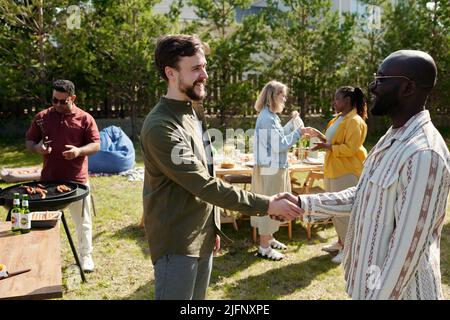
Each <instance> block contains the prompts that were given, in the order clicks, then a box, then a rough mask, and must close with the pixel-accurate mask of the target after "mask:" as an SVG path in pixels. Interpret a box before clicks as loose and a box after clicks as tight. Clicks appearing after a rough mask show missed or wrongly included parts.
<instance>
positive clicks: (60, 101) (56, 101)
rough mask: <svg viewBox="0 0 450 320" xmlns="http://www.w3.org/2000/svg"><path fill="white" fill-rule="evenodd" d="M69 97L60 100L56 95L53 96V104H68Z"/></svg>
mask: <svg viewBox="0 0 450 320" xmlns="http://www.w3.org/2000/svg"><path fill="white" fill-rule="evenodd" d="M68 99H69V98H66V99H63V100H59V99H56V98H55V97H53V98H52V102H53V104H55V105H58V104H60V105H62V106H65V105H66V104H67V100H68Z"/></svg>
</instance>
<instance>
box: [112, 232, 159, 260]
mask: <svg viewBox="0 0 450 320" xmlns="http://www.w3.org/2000/svg"><path fill="white" fill-rule="evenodd" d="M112 237H113V238H115V239H130V240H134V241H136V243H137V244H138V245H139V247H140V248H141V250H142V252H143V253H144V254H145V255H146V256H149V255H150V249H149V248H148V242H147V237H146V235H145V229H144V228H141V227H139V226H138V225H128V226H126V227H124V228H122V229H120V230H117V231H116V232H115V233H114V234H113V236H112Z"/></svg>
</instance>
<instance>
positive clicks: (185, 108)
mask: <svg viewBox="0 0 450 320" xmlns="http://www.w3.org/2000/svg"><path fill="white" fill-rule="evenodd" d="M160 102H161V103H162V104H164V105H167V106H169V107H170V110H171V111H172V112H175V113H176V114H177V115H183V114H189V115H191V116H192V117H194V113H193V107H192V101H182V100H174V99H169V98H166V97H161V99H160Z"/></svg>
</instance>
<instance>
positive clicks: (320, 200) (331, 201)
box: [299, 187, 356, 216]
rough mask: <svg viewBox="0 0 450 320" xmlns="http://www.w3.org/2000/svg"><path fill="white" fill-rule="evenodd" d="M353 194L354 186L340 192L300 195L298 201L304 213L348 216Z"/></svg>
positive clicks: (354, 192)
mask: <svg viewBox="0 0 450 320" xmlns="http://www.w3.org/2000/svg"><path fill="white" fill-rule="evenodd" d="M355 194H356V187H351V188H348V189H345V190H343V191H340V192H333V193H319V194H314V195H300V196H299V202H301V207H302V209H303V210H305V215H314V214H328V215H330V216H348V215H350V212H351V211H352V207H353V202H354V199H355Z"/></svg>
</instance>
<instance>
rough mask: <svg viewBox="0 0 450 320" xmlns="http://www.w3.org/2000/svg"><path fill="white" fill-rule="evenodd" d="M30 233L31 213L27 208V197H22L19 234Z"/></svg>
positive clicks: (25, 195)
mask: <svg viewBox="0 0 450 320" xmlns="http://www.w3.org/2000/svg"><path fill="white" fill-rule="evenodd" d="M30 231H31V213H30V208H29V206H28V195H27V194H24V195H23V196H22V213H21V214H20V232H21V233H28V232H30Z"/></svg>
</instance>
